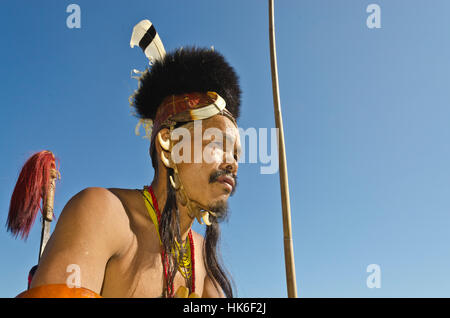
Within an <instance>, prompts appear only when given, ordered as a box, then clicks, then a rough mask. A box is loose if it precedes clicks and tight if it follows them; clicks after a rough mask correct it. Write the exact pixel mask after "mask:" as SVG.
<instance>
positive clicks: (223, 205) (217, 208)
mask: <svg viewBox="0 0 450 318" xmlns="http://www.w3.org/2000/svg"><path fill="white" fill-rule="evenodd" d="M227 199H228V198H227ZM227 199H219V200H217V201H215V202H213V203H211V204H209V205H208V208H209V210H210V211H212V212H214V213H215V214H216V215H217V219H218V221H221V220H223V219H225V218H226V217H227V215H228V200H227Z"/></svg>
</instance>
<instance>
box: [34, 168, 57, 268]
mask: <svg viewBox="0 0 450 318" xmlns="http://www.w3.org/2000/svg"><path fill="white" fill-rule="evenodd" d="M58 177H60V175H59V172H58V171H56V170H55V169H51V170H50V185H49V187H48V189H47V195H46V198H47V200H46V202H44V204H43V206H44V209H43V213H42V232H41V244H40V247H39V259H38V261H40V260H41V256H42V253H43V252H44V249H45V246H46V245H47V242H48V240H49V238H50V225H51V222H52V221H53V205H54V201H55V186H56V179H57V178H58ZM38 264H39V262H38Z"/></svg>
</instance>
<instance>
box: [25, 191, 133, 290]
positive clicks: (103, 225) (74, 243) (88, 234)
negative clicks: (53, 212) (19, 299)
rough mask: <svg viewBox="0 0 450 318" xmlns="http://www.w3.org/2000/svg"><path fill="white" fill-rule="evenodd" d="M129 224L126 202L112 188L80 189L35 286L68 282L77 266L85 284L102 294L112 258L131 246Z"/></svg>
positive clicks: (61, 222) (51, 242)
mask: <svg viewBox="0 0 450 318" xmlns="http://www.w3.org/2000/svg"><path fill="white" fill-rule="evenodd" d="M128 228H129V220H128V217H127V215H126V213H125V212H124V209H123V206H122V203H121V201H120V200H119V199H118V198H117V197H116V196H115V195H114V194H112V193H111V192H110V191H108V190H106V189H104V188H86V189H84V190H83V191H81V192H79V193H78V194H76V195H75V196H74V197H73V198H72V199H70V200H69V202H68V203H67V204H66V206H65V207H64V209H63V211H62V212H61V216H60V217H59V220H58V223H57V225H56V228H55V230H54V232H53V234H52V236H51V238H50V240H49V241H48V244H47V246H46V248H45V251H44V253H43V255H42V258H41V260H40V263H39V267H38V270H37V272H36V274H35V276H34V278H33V281H32V283H31V288H33V287H37V286H41V285H47V284H66V283H67V281H68V278H69V277H73V276H71V275H73V274H74V273H75V271H74V268H79V269H80V272H79V273H80V283H81V287H84V288H87V289H90V290H92V291H94V292H96V293H97V294H100V292H101V288H102V285H103V277H104V274H105V267H106V264H107V262H108V260H109V259H110V258H111V257H113V256H116V255H120V254H121V253H123V252H124V251H125V249H126V248H127V247H128V246H129V245H128V244H129V242H130V239H131V232H130V231H129V230H128V231H127V229H128ZM72 264H74V265H72ZM77 266H78V267H77ZM68 271H69V272H68Z"/></svg>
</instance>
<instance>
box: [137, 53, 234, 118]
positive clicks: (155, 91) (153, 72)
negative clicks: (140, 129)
mask: <svg viewBox="0 0 450 318" xmlns="http://www.w3.org/2000/svg"><path fill="white" fill-rule="evenodd" d="M207 91H213V92H216V93H217V94H219V95H220V96H221V97H222V98H223V99H224V100H225V102H226V108H227V109H228V111H229V112H230V113H231V114H232V115H233V117H234V118H235V119H237V118H238V117H239V108H240V102H241V90H240V87H239V79H238V76H237V74H236V73H235V71H234V69H233V68H232V67H231V66H230V65H229V64H228V63H227V61H226V60H225V58H224V57H223V56H222V54H220V53H218V52H217V51H213V50H211V49H204V48H196V47H188V48H182V49H178V50H176V51H173V52H170V53H167V54H166V55H165V56H164V58H163V59H161V60H156V61H155V62H154V64H153V65H152V66H151V68H149V69H148V70H147V71H145V72H144V73H143V74H142V76H141V78H140V79H139V88H138V90H137V91H136V92H135V94H134V95H133V100H132V105H133V106H134V107H135V109H136V113H137V115H138V116H139V117H140V118H148V119H155V115H156V111H157V109H158V107H159V106H160V104H161V102H162V101H163V99H164V98H166V97H167V96H170V95H179V94H184V93H193V92H207Z"/></svg>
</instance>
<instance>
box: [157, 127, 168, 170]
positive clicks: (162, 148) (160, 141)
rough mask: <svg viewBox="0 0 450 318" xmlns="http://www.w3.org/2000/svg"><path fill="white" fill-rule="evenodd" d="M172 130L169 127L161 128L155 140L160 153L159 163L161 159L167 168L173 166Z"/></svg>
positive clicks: (158, 153)
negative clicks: (171, 154)
mask: <svg viewBox="0 0 450 318" xmlns="http://www.w3.org/2000/svg"><path fill="white" fill-rule="evenodd" d="M170 142H171V141H170V131H169V129H167V128H163V129H161V130H160V131H159V132H158V134H157V137H156V140H155V147H156V152H157V155H158V163H159V161H161V162H162V163H163V164H164V166H166V167H167V168H170V167H171V162H170V154H168V151H169V150H170Z"/></svg>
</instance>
